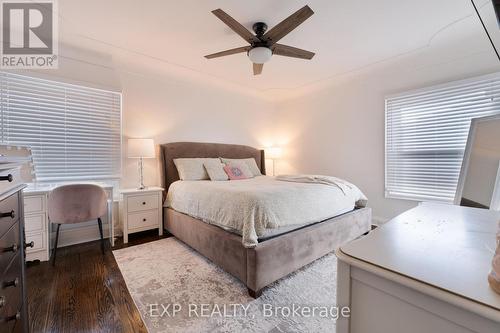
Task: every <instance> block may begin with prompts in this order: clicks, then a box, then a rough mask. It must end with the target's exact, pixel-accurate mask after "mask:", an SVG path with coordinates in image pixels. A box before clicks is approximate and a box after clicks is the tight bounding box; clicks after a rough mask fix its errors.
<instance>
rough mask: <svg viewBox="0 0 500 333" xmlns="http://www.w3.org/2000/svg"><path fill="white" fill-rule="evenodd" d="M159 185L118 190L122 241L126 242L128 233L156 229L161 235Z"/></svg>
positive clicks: (161, 190) (161, 220)
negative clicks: (141, 188) (140, 188)
mask: <svg viewBox="0 0 500 333" xmlns="http://www.w3.org/2000/svg"><path fill="white" fill-rule="evenodd" d="M162 192H163V189H162V188H161V187H147V188H145V189H143V190H139V189H122V190H120V195H121V200H120V216H121V219H122V222H123V243H124V244H126V243H128V234H131V233H134V232H139V231H144V230H150V229H156V228H158V233H159V235H160V236H161V235H163V219H162V211H163V207H162Z"/></svg>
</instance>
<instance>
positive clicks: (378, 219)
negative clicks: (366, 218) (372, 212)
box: [372, 216, 390, 225]
mask: <svg viewBox="0 0 500 333" xmlns="http://www.w3.org/2000/svg"><path fill="white" fill-rule="evenodd" d="M389 220H390V219H388V218H386V217H381V216H372V223H373V224H376V225H382V224H385V223H387V222H389Z"/></svg>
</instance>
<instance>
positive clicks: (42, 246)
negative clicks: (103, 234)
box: [23, 183, 115, 261]
mask: <svg viewBox="0 0 500 333" xmlns="http://www.w3.org/2000/svg"><path fill="white" fill-rule="evenodd" d="M92 184H96V185H99V186H101V187H102V188H104V190H105V191H106V194H107V196H108V213H107V216H105V217H104V218H103V223H104V224H106V223H107V224H108V227H109V228H108V230H109V231H108V237H109V240H110V243H111V246H114V245H115V244H114V243H115V240H114V239H115V230H114V220H113V186H111V185H107V184H100V183H92ZM61 185H62V184H61ZM64 185H66V184H64ZM56 186H58V185H45V184H31V185H30V186H28V187H27V188H25V189H24V191H23V192H24V214H25V221H26V223H25V225H26V226H25V228H26V241H27V242H31V241H32V242H33V243H34V246H33V248H31V249H28V250H27V251H26V258H27V260H36V259H38V260H40V261H48V260H49V259H50V248H51V244H52V243H51V234H52V232H51V224H50V223H49V219H48V212H47V196H48V194H49V192H50V191H51V190H52V189H53V188H55V187H56ZM63 228H64V229H61V237H60V239H59V244H61V245H62V246H65V245H70V244H77V243H82V242H87V241H90V240H95V239H99V236H98V235H99V231H98V228H97V226H96V224H95V221H94V222H92V223H89V224H88V225H86V224H85V223H79V224H75V225H72V226H68V227H63ZM94 229H95V230H94ZM94 235H95V236H94Z"/></svg>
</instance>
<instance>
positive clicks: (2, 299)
mask: <svg viewBox="0 0 500 333" xmlns="http://www.w3.org/2000/svg"><path fill="white" fill-rule="evenodd" d="M4 306H5V296H0V308H3V307H4Z"/></svg>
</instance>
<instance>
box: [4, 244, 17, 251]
mask: <svg viewBox="0 0 500 333" xmlns="http://www.w3.org/2000/svg"><path fill="white" fill-rule="evenodd" d="M17 249H18V246H17V244H12V246H9V247H6V248H4V249H3V251H2V252H16V251H17Z"/></svg>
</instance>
